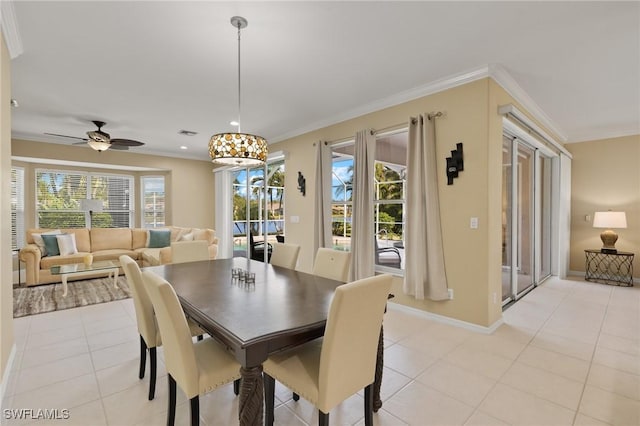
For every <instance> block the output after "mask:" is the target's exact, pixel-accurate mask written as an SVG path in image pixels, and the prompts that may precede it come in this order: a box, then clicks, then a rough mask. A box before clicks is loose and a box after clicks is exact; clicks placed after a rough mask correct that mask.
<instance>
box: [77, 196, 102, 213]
mask: <svg viewBox="0 0 640 426" xmlns="http://www.w3.org/2000/svg"><path fill="white" fill-rule="evenodd" d="M102 209H103V204H102V200H96V199H82V200H80V210H82V211H85V212H93V213H96V212H101V211H102Z"/></svg>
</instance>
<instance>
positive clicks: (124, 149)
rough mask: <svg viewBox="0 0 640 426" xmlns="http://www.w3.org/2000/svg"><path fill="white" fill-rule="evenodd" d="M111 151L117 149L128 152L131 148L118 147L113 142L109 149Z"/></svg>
mask: <svg viewBox="0 0 640 426" xmlns="http://www.w3.org/2000/svg"><path fill="white" fill-rule="evenodd" d="M109 149H110V150H111V149H115V150H118V151H127V150H128V149H129V147H128V146H125V145H117V144H114V143H113V142H111V146H110V147H109Z"/></svg>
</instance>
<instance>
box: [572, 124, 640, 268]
mask: <svg viewBox="0 0 640 426" xmlns="http://www.w3.org/2000/svg"><path fill="white" fill-rule="evenodd" d="M566 148H567V150H569V151H570V152H571V154H572V155H573V165H572V173H571V198H572V200H571V254H570V269H571V270H572V271H584V269H585V268H584V263H585V257H584V250H585V249H592V248H593V249H597V248H600V247H602V241H601V240H600V232H602V231H603V230H602V229H598V228H593V214H594V212H596V211H606V210H614V211H624V212H626V214H627V228H626V229H617V230H615V231H616V232H617V233H618V242H617V243H616V248H617V249H618V250H621V251H628V252H633V253H635V254H636V262H635V263H636V268H635V271H634V277H635V278H640V267H638V265H637V263H638V259H637V256H638V255H640V135H635V136H627V137H621V138H614V139H603V140H596V141H590V142H580V143H574V144H567V145H566ZM587 215H588V216H590V219H591V220H590V221H586V220H585V216H587Z"/></svg>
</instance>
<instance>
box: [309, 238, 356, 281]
mask: <svg viewBox="0 0 640 426" xmlns="http://www.w3.org/2000/svg"><path fill="white" fill-rule="evenodd" d="M350 266H351V252H349V251H341V250H333V249H329V248H324V247H320V248H319V249H318V252H317V253H316V258H315V260H314V261H313V272H312V273H313V275H319V276H321V277H324V278H329V279H332V280H336V281H342V282H343V283H346V282H347V281H349V268H350Z"/></svg>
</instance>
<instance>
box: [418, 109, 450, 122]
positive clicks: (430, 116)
mask: <svg viewBox="0 0 640 426" xmlns="http://www.w3.org/2000/svg"><path fill="white" fill-rule="evenodd" d="M443 115H444V113H443V112H442V111H436V112H430V113H429V114H427V118H428V119H429V120H432V119H434V118H438V117H442V116H443ZM417 122H418V119H417V118H411V124H416V123H417Z"/></svg>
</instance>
